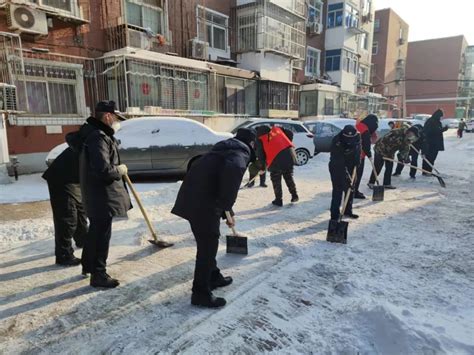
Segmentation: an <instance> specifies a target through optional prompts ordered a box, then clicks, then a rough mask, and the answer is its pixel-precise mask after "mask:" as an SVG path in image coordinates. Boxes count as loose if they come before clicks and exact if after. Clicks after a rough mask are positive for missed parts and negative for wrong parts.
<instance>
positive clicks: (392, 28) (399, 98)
mask: <svg viewBox="0 0 474 355" xmlns="http://www.w3.org/2000/svg"><path fill="white" fill-rule="evenodd" d="M408 31H409V26H408V24H407V23H406V22H405V21H404V20H403V19H402V18H401V17H400V16H398V15H397V13H396V12H395V11H393V10H392V9H383V10H378V11H376V12H375V24H374V42H373V47H372V73H371V74H372V85H373V86H374V91H375V92H376V93H379V94H381V95H383V96H385V97H387V98H388V100H389V110H388V116H389V117H404V116H405V109H404V105H405V98H406V97H405V94H406V92H405V82H404V81H403V79H404V78H405V66H406V60H407V52H408Z"/></svg>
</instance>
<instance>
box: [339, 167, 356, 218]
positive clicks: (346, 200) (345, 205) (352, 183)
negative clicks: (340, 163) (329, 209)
mask: <svg viewBox="0 0 474 355" xmlns="http://www.w3.org/2000/svg"><path fill="white" fill-rule="evenodd" d="M356 175H357V167H356V166H355V167H354V170H353V171H352V178H351V186H349V188H348V189H347V191H346V195H345V196H344V205H343V206H342V211H341V215H340V216H339V222H340V221H341V220H342V216H344V213H345V212H346V207H347V204H348V203H349V197H350V196H351V189H352V185H354V181H355V179H356Z"/></svg>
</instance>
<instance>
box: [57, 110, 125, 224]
mask: <svg viewBox="0 0 474 355" xmlns="http://www.w3.org/2000/svg"><path fill="white" fill-rule="evenodd" d="M113 135H114V131H113V129H111V128H110V127H108V126H107V125H105V124H104V123H102V122H100V121H98V120H96V119H95V118H93V117H90V118H88V119H87V123H86V124H84V125H83V126H82V127H81V129H80V130H79V132H76V133H72V134H68V135H67V136H66V141H67V142H68V144H69V145H70V146H71V147H72V148H73V149H74V150H75V151H76V152H79V177H80V184H81V192H82V197H83V202H84V206H85V209H86V213H87V216H88V217H89V219H91V218H96V219H98V218H107V217H126V216H127V211H128V210H129V209H130V208H132V204H131V201H130V196H129V195H128V191H127V189H126V186H125V182H124V181H123V179H122V176H121V175H120V173H119V172H118V169H117V166H118V165H119V164H120V156H119V152H118V144H117V141H116V140H115V138H114V136H113Z"/></svg>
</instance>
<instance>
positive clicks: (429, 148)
mask: <svg viewBox="0 0 474 355" xmlns="http://www.w3.org/2000/svg"><path fill="white" fill-rule="evenodd" d="M443 115H444V113H443V111H442V110H436V111H435V112H434V113H433V115H432V116H431V117H430V118H429V119H428V120H427V121H426V123H425V125H424V127H423V133H424V136H425V140H424V145H423V154H424V156H425V158H426V159H427V160H428V161H429V162H430V163H431V165H434V163H435V161H436V158H437V157H438V153H439V152H441V151H444V137H443V132H445V131H447V130H448V127H447V126H446V127H444V128H443V124H442V123H441V118H442V117H443ZM423 170H426V171H429V172H431V171H432V170H433V169H432V168H431V166H430V165H429V164H428V163H427V162H425V161H424V160H423ZM423 175H429V174H426V173H423Z"/></svg>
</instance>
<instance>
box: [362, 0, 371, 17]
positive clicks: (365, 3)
mask: <svg viewBox="0 0 474 355" xmlns="http://www.w3.org/2000/svg"><path fill="white" fill-rule="evenodd" d="M371 9H372V0H362V15H364V16H367V15H368V14H370V10H371Z"/></svg>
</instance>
